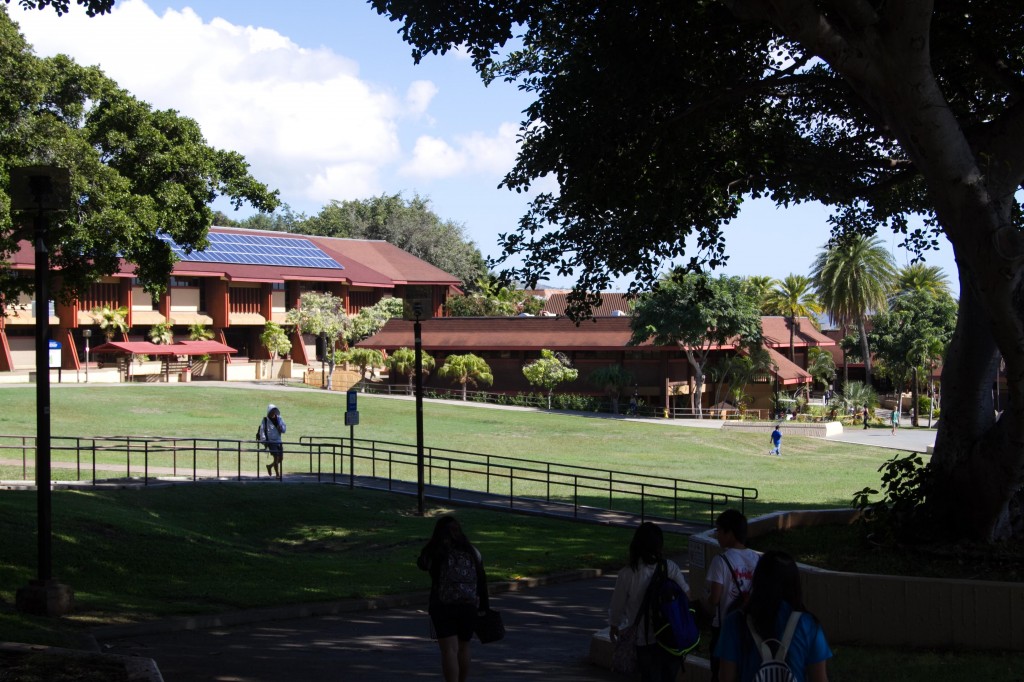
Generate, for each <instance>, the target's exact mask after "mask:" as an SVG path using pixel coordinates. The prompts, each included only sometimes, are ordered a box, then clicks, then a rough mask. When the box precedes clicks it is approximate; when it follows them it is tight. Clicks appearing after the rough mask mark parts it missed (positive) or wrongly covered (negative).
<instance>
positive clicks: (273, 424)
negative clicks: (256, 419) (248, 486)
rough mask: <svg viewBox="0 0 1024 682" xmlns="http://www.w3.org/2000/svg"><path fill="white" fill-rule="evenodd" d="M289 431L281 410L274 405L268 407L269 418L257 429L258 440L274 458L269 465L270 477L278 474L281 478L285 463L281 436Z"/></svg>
mask: <svg viewBox="0 0 1024 682" xmlns="http://www.w3.org/2000/svg"><path fill="white" fill-rule="evenodd" d="M287 430H288V427H287V426H285V423H284V418H283V417H282V416H281V410H279V409H277V405H274V404H273V403H271V404H270V405H267V416H266V417H264V418H263V420H262V421H261V422H260V426H259V428H258V429H256V440H258V441H259V442H260V443H263V445H264V446H266V448H267V451H268V452H269V453H270V456H271V458H272V460H271V462H270V464H268V465H267V475H268V476H274V475H275V473H276V475H277V477H278V478H281V474H282V469H283V467H282V462H283V461H284V444H283V443H282V442H281V436H282V435H283V434H284V432H285V431H287Z"/></svg>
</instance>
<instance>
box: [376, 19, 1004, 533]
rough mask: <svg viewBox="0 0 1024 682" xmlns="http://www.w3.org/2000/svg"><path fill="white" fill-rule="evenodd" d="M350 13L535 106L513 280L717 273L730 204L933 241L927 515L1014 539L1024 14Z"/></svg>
mask: <svg viewBox="0 0 1024 682" xmlns="http://www.w3.org/2000/svg"><path fill="white" fill-rule="evenodd" d="M370 2H371V4H372V5H373V7H374V8H375V9H376V10H377V11H378V12H381V13H384V14H388V15H390V16H391V18H392V19H394V20H396V21H399V22H400V23H401V25H402V28H401V31H402V34H403V36H404V37H405V38H406V40H408V41H409V42H410V43H412V44H413V46H414V49H413V56H414V58H416V59H420V58H422V57H423V56H424V55H427V54H430V53H439V52H445V51H447V50H450V49H453V48H454V47H456V46H464V49H466V50H468V52H469V53H470V54H471V55H472V57H473V59H474V62H475V64H476V66H477V67H478V69H479V70H480V72H481V74H482V75H483V76H484V77H485V78H507V79H511V80H515V81H518V82H519V83H520V85H521V87H522V88H524V89H525V90H527V91H529V92H531V93H532V94H533V95H534V96H535V101H534V102H533V104H532V105H531V106H530V107H529V108H528V109H527V111H526V118H525V120H524V121H523V132H522V135H523V146H522V149H521V152H520V155H519V159H518V162H517V164H516V166H515V167H514V168H513V169H512V170H511V171H510V173H509V174H508V175H507V177H506V179H505V184H506V185H507V186H508V187H510V188H512V189H516V190H522V189H524V188H526V187H528V186H530V184H531V183H533V182H534V181H535V180H536V179H537V178H540V177H543V176H552V177H554V178H555V179H557V181H558V183H559V189H558V193H557V194H554V193H542V194H540V195H539V196H538V197H537V198H536V200H535V201H534V203H533V205H532V208H531V210H530V212H529V213H528V214H527V215H526V216H524V218H523V219H522V221H521V224H520V228H519V229H518V231H517V232H515V233H513V234H507V235H504V237H503V244H504V249H505V252H506V254H510V255H511V254H519V255H520V256H521V257H522V259H523V261H522V262H523V265H522V267H521V268H517V269H518V270H520V272H519V273H517V274H518V275H519V279H522V280H524V281H526V282H530V281H532V279H533V278H536V277H537V276H539V275H541V274H542V273H545V272H548V271H549V270H552V269H553V270H555V271H557V272H558V273H559V274H563V275H570V274H571V275H574V276H577V277H578V284H579V289H580V291H581V292H583V291H596V290H600V289H601V288H603V287H602V285H603V284H605V283H606V282H608V281H609V278H610V277H613V276H618V275H620V274H622V273H627V272H635V273H637V276H638V277H639V278H640V279H641V280H651V279H653V278H654V275H655V274H656V272H657V270H658V268H659V267H661V263H662V261H663V260H664V259H666V258H676V259H681V258H682V257H683V256H684V255H685V256H690V257H691V258H692V259H693V260H691V261H690V264H691V265H692V266H694V267H701V266H704V265H708V266H712V267H713V266H715V265H718V264H720V263H721V262H722V261H723V260H724V258H725V255H724V250H723V249H724V245H725V243H724V237H725V234H726V230H725V228H726V227H727V225H728V222H729V221H730V220H731V219H732V218H734V217H735V216H736V214H737V212H738V211H739V209H740V204H741V202H742V199H743V198H744V197H761V196H766V197H770V198H771V199H773V200H775V201H776V202H778V203H780V204H783V205H787V204H791V203H794V202H802V201H811V200H816V201H820V202H823V203H825V204H827V205H829V206H832V207H834V208H835V213H834V218H833V226H834V228H835V229H836V230H837V231H840V232H857V233H862V234H871V233H873V232H874V231H875V230H876V229H878V228H879V227H889V228H892V229H894V230H895V231H897V232H899V233H901V234H903V235H904V236H905V239H906V241H907V242H908V243H909V245H910V246H911V247H914V248H918V249H923V250H927V249H928V248H929V247H931V246H932V245H934V243H935V240H936V238H937V236H938V233H939V232H942V233H945V235H946V236H947V237H948V238H949V240H950V242H951V243H952V245H953V248H954V251H955V253H956V257H957V262H958V266H959V270H960V272H959V274H960V281H961V300H960V302H959V320H958V329H957V332H956V334H955V336H954V339H953V341H952V344H951V346H950V350H949V354H948V356H947V358H946V362H945V365H944V370H943V384H944V390H943V405H942V415H943V417H942V421H941V424H940V431H939V435H938V439H937V442H936V450H935V457H934V458H933V460H932V464H931V467H932V469H933V473H934V474H935V480H936V485H935V487H934V488H933V489H932V490H931V491H930V493H929V506H930V507H931V510H932V511H935V512H936V513H937V514H938V516H939V518H940V522H939V523H940V525H941V527H943V528H945V529H948V530H949V531H950V532H952V533H954V534H958V535H969V536H973V537H978V538H990V539H991V538H999V537H1006V536H1008V535H1010V534H1012V533H1017V534H1024V523H1021V521H1022V519H1024V513H1022V512H1021V510H1022V504H1021V503H1022V502H1024V500H1022V499H1021V497H1022V496H1024V492H1021V491H1022V486H1021V482H1022V476H1024V473H1022V472H1024V344H1021V343H1020V340H1021V339H1022V338H1024V301H1022V300H1021V299H1022V297H1024V293H1022V292H1024V238H1022V234H1021V228H1022V223H1024V220H1022V214H1021V206H1020V201H1019V199H1018V194H1019V190H1020V187H1021V182H1022V178H1024V4H1022V3H1012V2H1005V1H1001V0H961V1H959V2H951V1H946V2H940V3H936V2H934V1H933V0H932V1H928V0H902V1H900V2H883V0H846V1H844V2H832V1H827V0H718V1H717V2H714V1H707V2H678V1H677V0H644V1H643V2H620V3H608V2H603V1H601V0H582V1H580V2H572V3H569V2H545V3H538V2H534V1H533V0H499V1H498V2H494V1H492V0H370ZM517 35H518V36H519V37H520V38H521V43H520V44H521V46H517V47H516V48H515V49H512V50H511V52H509V51H508V48H504V47H503V46H506V45H507V44H509V41H510V40H511V39H512V38H514V37H516V36H517ZM502 50H504V52H502ZM914 214H920V215H923V216H924V217H925V219H926V222H925V227H923V228H915V227H912V226H911V223H910V222H909V220H908V219H909V217H910V216H912V215H914ZM691 235H693V236H695V237H696V244H697V245H698V247H699V249H700V252H699V253H697V254H687V253H685V249H684V246H685V240H686V239H687V237H689V236H691ZM1000 353H1001V354H1002V357H1003V359H1004V360H1005V362H1006V367H1007V377H1008V381H1009V386H1010V393H1011V395H1012V399H1011V407H1010V408H1009V409H1007V410H1006V411H1004V412H1003V415H1002V417H1001V418H1000V419H999V421H998V422H997V421H995V418H994V410H993V409H992V398H991V392H990V390H989V388H990V385H991V381H992V379H993V377H994V373H995V370H996V368H997V367H998V363H999V355H1000Z"/></svg>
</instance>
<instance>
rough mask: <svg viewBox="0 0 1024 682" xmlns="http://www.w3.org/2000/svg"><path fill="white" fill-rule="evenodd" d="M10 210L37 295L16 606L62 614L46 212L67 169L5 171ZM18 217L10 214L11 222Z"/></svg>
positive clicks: (59, 196)
mask: <svg viewBox="0 0 1024 682" xmlns="http://www.w3.org/2000/svg"><path fill="white" fill-rule="evenodd" d="M9 194H10V198H11V212H12V213H22V214H29V215H32V214H34V215H33V222H32V227H33V231H34V236H33V241H34V242H35V297H36V313H35V318H36V320H35V322H36V339H35V340H36V516H37V538H36V539H37V544H38V554H39V567H38V577H37V579H36V580H33V581H30V582H29V584H28V586H26V587H22V588H19V589H18V592H17V595H16V602H15V603H16V607H17V609H18V610H19V611H22V612H24V613H33V614H38V615H47V616H60V615H64V614H65V613H67V612H68V611H70V610H71V606H72V604H73V603H74V592H73V591H72V590H71V588H70V587H68V586H67V585H62V584H60V583H58V582H57V581H56V580H54V578H53V552H52V548H53V538H52V535H53V514H52V510H51V496H50V358H49V344H48V337H49V335H50V311H49V308H50V306H49V303H50V291H49V285H50V281H49V277H50V245H49V243H48V242H49V232H50V224H49V215H50V214H51V213H59V212H63V211H66V210H67V208H68V206H69V205H70V203H71V175H70V173H69V172H68V170H67V169H66V168H56V167H53V166H26V167H16V168H11V170H10V188H9ZM20 221H21V219H20V218H17V217H15V219H14V222H15V224H16V225H17V224H19V222H20Z"/></svg>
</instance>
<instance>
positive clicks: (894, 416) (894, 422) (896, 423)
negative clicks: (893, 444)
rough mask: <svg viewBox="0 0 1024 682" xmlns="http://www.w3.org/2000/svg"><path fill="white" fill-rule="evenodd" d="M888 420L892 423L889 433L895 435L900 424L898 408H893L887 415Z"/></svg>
mask: <svg viewBox="0 0 1024 682" xmlns="http://www.w3.org/2000/svg"><path fill="white" fill-rule="evenodd" d="M889 422H890V423H891V424H892V431H890V433H892V435H894V436H895V435H896V429H897V428H899V425H900V412H899V410H893V411H892V414H891V415H889Z"/></svg>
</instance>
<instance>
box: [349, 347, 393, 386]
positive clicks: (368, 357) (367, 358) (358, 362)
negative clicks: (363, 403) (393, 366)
mask: <svg viewBox="0 0 1024 682" xmlns="http://www.w3.org/2000/svg"><path fill="white" fill-rule="evenodd" d="M344 356H345V361H346V362H350V363H352V364H353V365H355V366H356V367H358V368H359V381H360V382H364V381H366V378H367V377H366V370H370V378H371V379H372V378H373V370H374V369H376V368H378V367H383V366H384V355H383V354H382V353H381V352H380V351H379V350H376V349H374V348H350V349H349V350H347V351H345V352H344Z"/></svg>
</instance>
